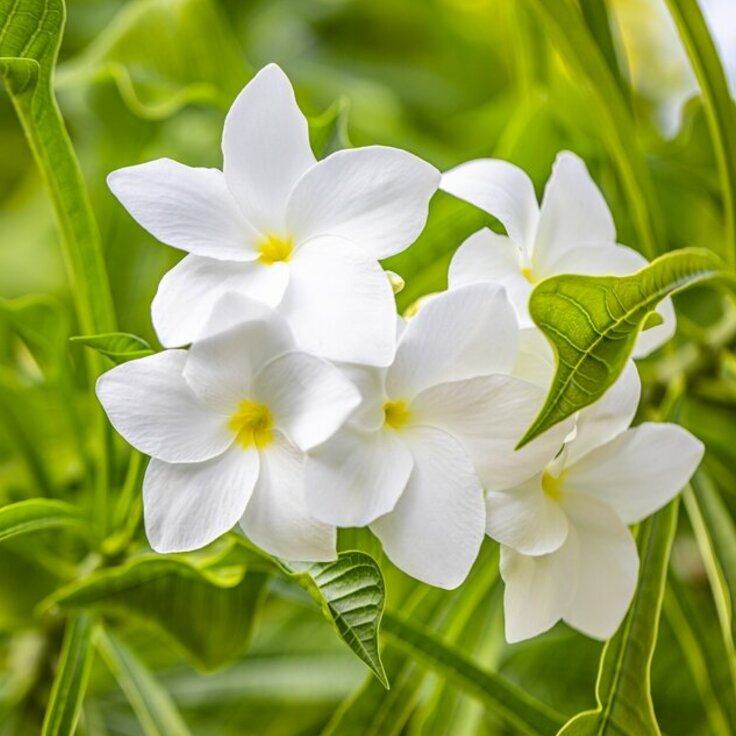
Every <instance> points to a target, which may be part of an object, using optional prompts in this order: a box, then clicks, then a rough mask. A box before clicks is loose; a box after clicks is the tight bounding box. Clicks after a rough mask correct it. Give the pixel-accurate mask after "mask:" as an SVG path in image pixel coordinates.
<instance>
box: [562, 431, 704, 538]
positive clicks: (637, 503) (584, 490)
mask: <svg viewBox="0 0 736 736" xmlns="http://www.w3.org/2000/svg"><path fill="white" fill-rule="evenodd" d="M702 457H703V444H702V442H700V441H699V440H697V439H696V438H695V437H693V436H692V435H691V434H690V433H689V432H688V431H687V430H685V429H683V428H682V427H679V426H677V425H676V424H653V423H649V422H646V423H644V424H640V425H639V426H638V427H634V428H633V429H629V430H627V431H626V432H623V433H622V434H620V435H618V436H617V437H615V438H614V439H613V440H611V441H610V442H608V443H606V444H605V445H602V446H601V447H598V448H597V449H595V450H593V451H591V452H589V453H587V454H586V455H584V456H583V457H582V458H581V459H580V460H579V461H577V462H576V463H575V464H573V465H571V466H570V467H569V468H567V470H566V472H565V488H566V489H567V490H569V491H570V492H573V493H578V494H581V495H586V496H589V497H591V498H594V499H598V500H599V501H601V502H604V503H606V504H608V505H609V506H611V507H612V508H613V509H614V510H615V511H616V513H617V514H618V515H619V517H620V518H621V520H622V521H623V522H625V523H626V524H634V523H636V522H638V521H641V520H642V519H643V518H644V517H646V516H649V514H652V513H654V512H655V511H656V510H657V509H659V508H661V507H662V506H664V505H665V504H666V503H667V502H668V501H670V500H671V499H672V498H673V497H674V496H675V495H676V494H677V493H678V492H679V491H681V490H682V488H683V486H684V485H685V484H686V483H687V482H688V481H689V480H690V477H691V476H692V474H693V473H694V472H695V470H696V469H697V467H698V465H699V464H700V461H701V459H702Z"/></svg>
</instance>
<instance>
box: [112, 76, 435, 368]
mask: <svg viewBox="0 0 736 736" xmlns="http://www.w3.org/2000/svg"><path fill="white" fill-rule="evenodd" d="M222 150H223V157H224V167H223V171H219V170H217V169H205V168H190V167H188V166H184V165H183V164H180V163H177V162H175V161H171V160H170V159H158V160H156V161H151V162H148V163H144V164H141V165H139V166H131V167H129V168H124V169H119V170H118V171H114V172H113V173H112V174H110V176H109V177H108V184H109V186H110V189H111V190H112V191H113V193H114V194H115V196H116V197H117V198H118V199H119V200H120V201H121V203H122V204H123V205H124V207H125V208H126V209H127V210H128V212H130V214H131V215H132V216H133V217H134V218H135V219H136V220H137V221H138V222H139V223H140V224H141V225H142V226H143V227H144V228H146V230H148V231H149V232H150V233H152V234H153V235H154V236H155V237H156V238H158V239H159V240H160V241H162V242H163V243H166V244H167V245H170V246H173V247H175V248H179V249H181V250H184V251H187V252H188V253H189V255H187V256H186V257H185V258H184V259H183V260H182V261H181V262H180V263H179V264H178V265H177V266H175V267H174V268H173V269H172V270H171V271H169V273H167V274H166V275H165V276H164V278H163V279H162V281H161V283H160V285H159V288H158V292H157V294H156V297H155V299H154V301H153V306H152V316H153V324H154V327H155V329H156V332H157V334H158V337H159V339H160V340H161V343H162V344H163V345H165V346H167V347H176V346H180V345H186V344H188V343H190V342H193V341H194V340H196V339H197V338H199V337H201V336H202V335H203V333H202V330H203V329H204V327H205V325H206V324H207V319H208V316H209V314H210V312H211V311H212V307H213V305H214V304H215V303H216V302H217V300H218V299H219V298H220V296H222V294H223V293H225V292H228V291H234V292H237V293H240V294H243V295H246V296H248V297H251V298H252V299H254V300H257V301H260V302H263V303H265V304H267V305H269V306H272V307H276V306H278V308H279V311H281V312H282V313H283V314H284V315H285V317H286V318H287V320H288V322H289V324H290V325H291V327H292V329H293V331H294V334H295V337H296V338H297V340H298V343H299V345H300V346H301V347H303V348H304V349H305V350H307V351H308V352H311V353H315V354H319V355H322V356H324V357H328V358H332V359H339V360H345V361H352V362H360V363H368V364H371V365H387V364H388V363H389V362H390V361H391V358H392V357H393V356H392V349H393V347H394V344H393V335H392V325H393V323H394V320H395V304H394V297H393V293H392V289H391V284H390V283H389V280H388V278H387V277H386V274H385V273H384V272H383V270H382V269H381V267H380V265H379V264H378V259H381V258H386V257H388V256H391V255H394V254H395V253H398V252H400V251H402V250H404V249H405V248H406V247H408V246H409V245H410V244H411V243H412V242H413V241H414V240H415V239H416V237H417V235H419V233H420V232H421V230H422V228H423V227H424V224H425V221H426V218H427V208H428V203H429V200H430V198H431V197H432V195H433V194H434V192H435V190H436V189H437V186H438V184H439V172H438V171H437V170H436V169H435V168H434V167H432V166H430V165H429V164H427V163H425V162H424V161H422V160H420V159H418V158H417V157H416V156H413V155H411V154H409V153H406V152H405V151H401V150H399V149H396V148H387V147H384V146H367V147H365V148H355V149H351V150H345V151H338V152H336V153H333V154H332V155H330V156H328V157H327V158H325V159H323V160H322V161H319V162H318V161H317V160H316V159H315V157H314V154H313V153H312V150H311V148H310V146H309V131H308V126H307V120H306V118H305V117H304V115H303V114H302V113H301V111H300V110H299V108H298V107H297V105H296V101H295V99H294V91H293V89H292V87H291V84H290V83H289V80H288V79H287V77H286V75H285V74H284V73H283V72H282V71H281V69H280V68H279V67H278V66H276V65H274V64H270V65H268V66H267V67H265V68H264V69H262V70H261V71H260V72H259V73H258V74H256V76H255V77H254V78H253V80H252V81H251V82H250V83H249V84H248V85H247V86H246V87H245V89H244V90H243V91H242V92H241V93H240V95H239V96H238V98H237V99H236V100H235V102H234V103H233V106H232V107H231V108H230V111H229V112H228V114H227V118H226V119H225V128H224V132H223V138H222Z"/></svg>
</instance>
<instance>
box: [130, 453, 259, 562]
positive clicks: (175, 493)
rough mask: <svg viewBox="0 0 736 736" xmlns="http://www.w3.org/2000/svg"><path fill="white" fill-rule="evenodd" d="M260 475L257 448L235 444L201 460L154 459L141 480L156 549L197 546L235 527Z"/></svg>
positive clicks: (150, 536) (148, 528)
mask: <svg viewBox="0 0 736 736" xmlns="http://www.w3.org/2000/svg"><path fill="white" fill-rule="evenodd" d="M256 478H258V453H257V452H256V451H255V450H250V451H248V450H245V449H244V448H242V447H240V446H239V445H233V446H232V447H231V448H230V449H229V450H227V452H225V453H223V454H222V455H220V456H219V457H216V458H213V459H212V460H207V461H206V462H203V463H180V464H175V465H172V464H169V463H164V462H161V461H159V460H151V462H150V463H149V464H148V469H147V470H146V475H145V478H144V479H143V516H144V520H145V526H146V536H147V537H148V541H149V542H150V544H151V547H153V549H155V550H156V552H186V551H188V550H192V549H199V548H200V547H204V546H205V545H207V544H209V543H210V542H212V541H214V540H215V539H217V537H219V536H220V535H222V534H225V532H227V531H229V530H230V529H232V527H233V526H235V524H237V523H238V520H239V519H240V517H241V516H242V515H243V511H244V510H245V506H246V504H247V503H248V499H249V498H250V496H251V493H252V492H253V487H254V486H255V483H256Z"/></svg>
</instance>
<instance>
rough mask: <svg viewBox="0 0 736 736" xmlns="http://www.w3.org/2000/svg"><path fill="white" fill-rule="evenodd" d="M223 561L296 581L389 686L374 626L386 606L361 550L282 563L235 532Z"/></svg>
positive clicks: (377, 576) (374, 570) (379, 580)
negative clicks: (332, 558) (319, 559)
mask: <svg viewBox="0 0 736 736" xmlns="http://www.w3.org/2000/svg"><path fill="white" fill-rule="evenodd" d="M230 540H231V542H232V543H233V544H234V545H235V546H234V547H233V549H232V552H231V554H230V555H229V556H225V557H224V559H223V563H224V564H227V563H228V562H229V561H230V560H235V561H243V560H244V561H245V563H246V564H254V565H257V566H258V565H260V566H262V567H265V569H266V570H268V571H269V572H272V573H274V574H276V575H279V576H280V577H282V578H285V579H286V580H289V581H292V582H296V583H297V584H298V585H300V586H301V587H302V588H303V589H304V590H306V591H307V593H309V595H310V596H311V597H312V599H313V600H314V601H315V602H316V603H317V604H318V605H319V606H320V608H321V609H322V613H323V614H324V616H325V618H326V619H327V620H328V621H329V622H330V623H331V624H332V625H333V626H334V627H335V630H336V631H337V633H338V635H339V636H340V638H341V639H342V640H343V641H344V642H345V643H346V644H347V645H348V646H349V647H350V649H351V650H352V651H353V652H354V654H355V655H356V656H357V657H358V658H359V659H360V660H361V661H362V662H363V663H365V664H366V665H367V666H368V668H369V669H370V671H371V672H372V673H373V674H374V675H375V676H376V677H377V678H378V679H379V680H380V682H381V684H382V685H383V686H384V687H386V688H388V680H387V679H386V673H385V671H384V669H383V664H382V663H381V656H380V653H379V649H378V629H379V626H380V623H381V616H382V615H383V609H384V606H385V604H386V588H385V585H384V582H383V574H382V573H381V568H380V567H379V566H378V564H377V563H376V561H375V560H374V559H373V558H372V557H371V556H370V555H369V554H366V553H365V552H358V551H346V552H340V553H339V554H338V556H337V559H336V560H335V561H334V562H316V563H303V562H287V561H285V560H279V559H277V558H275V557H272V556H271V555H269V554H267V553H266V552H264V551H263V550H261V549H259V548H258V547H256V546H254V545H252V544H251V543H250V542H249V541H248V540H247V539H245V538H244V537H241V536H239V535H233V536H231V537H230Z"/></svg>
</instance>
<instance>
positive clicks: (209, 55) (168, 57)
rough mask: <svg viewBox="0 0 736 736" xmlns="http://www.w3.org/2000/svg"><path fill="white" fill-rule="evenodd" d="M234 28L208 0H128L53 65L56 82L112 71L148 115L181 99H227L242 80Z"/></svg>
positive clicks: (126, 98) (218, 102) (127, 98)
mask: <svg viewBox="0 0 736 736" xmlns="http://www.w3.org/2000/svg"><path fill="white" fill-rule="evenodd" d="M248 77H249V70H248V68H247V67H246V66H245V64H244V63H243V61H242V58H241V53H240V49H239V47H238V44H237V40H236V38H235V35H234V33H233V31H232V29H231V28H230V27H228V25H227V24H226V22H225V21H224V19H223V18H222V16H221V14H220V12H219V8H218V6H217V4H216V3H213V2H212V1H211V0H134V1H133V2H128V3H124V4H123V5H122V6H121V10H120V11H119V12H118V14H117V15H116V16H115V17H114V18H113V19H112V21H111V22H109V23H108V24H107V25H106V27H105V30H104V31H103V32H102V33H100V34H99V35H98V36H97V38H96V39H95V40H94V41H93V42H92V43H91V44H90V45H89V46H88V47H87V48H86V49H85V50H84V52H83V53H82V54H81V55H80V56H79V57H77V58H74V59H72V60H71V61H68V62H66V63H65V64H64V65H63V66H62V67H61V68H60V69H59V80H58V81H59V84H60V85H61V86H62V87H68V86H74V85H79V84H85V85H86V84H90V83H95V82H99V81H100V80H106V79H112V80H113V82H114V83H115V85H116V87H117V89H118V91H119V93H120V96H121V98H122V99H123V102H124V103H125V105H126V106H127V107H128V109H129V110H131V111H132V112H133V113H134V114H136V115H137V116H139V117H141V118H145V119H149V120H160V119H163V118H168V117H171V116H172V115H173V114H174V113H176V112H177V111H179V110H180V109H181V108H182V107H184V106H186V105H206V106H209V107H215V108H218V109H221V110H227V109H228V107H230V104H231V103H232V101H233V99H234V97H235V96H236V95H237V93H238V92H239V91H240V89H241V88H242V87H243V85H244V84H245V82H246V81H247V80H248Z"/></svg>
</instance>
